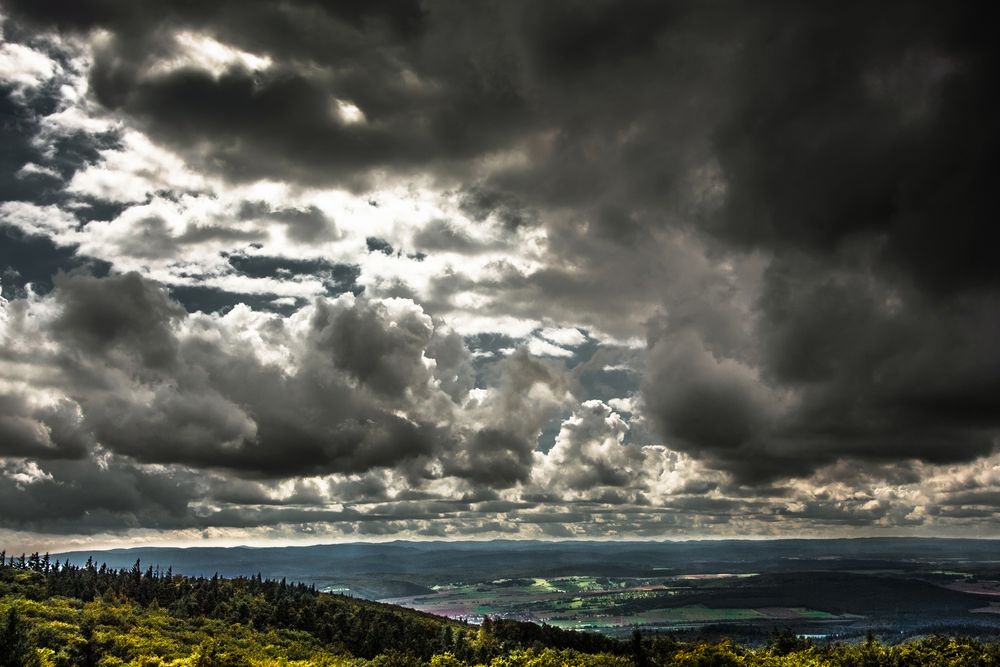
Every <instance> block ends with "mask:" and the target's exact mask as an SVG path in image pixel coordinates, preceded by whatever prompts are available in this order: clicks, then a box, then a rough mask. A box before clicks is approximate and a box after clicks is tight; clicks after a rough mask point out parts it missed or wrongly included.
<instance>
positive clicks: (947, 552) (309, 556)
mask: <svg viewBox="0 0 1000 667" xmlns="http://www.w3.org/2000/svg"><path fill="white" fill-rule="evenodd" d="M997 554H1000V540H975V539H935V538H862V539H817V540H810V539H806V540H718V541H712V540H704V541H684V542H599V541H559V542H543V541H529V540H525V541H519V540H493V541H480V542H406V541H397V542H384V543H350V544H326V545H316V546H305V547H297V546H296V547H231V548H224V547H188V548H158V547H142V548H130V549H110V550H105V551H72V552H65V553H59V554H53V555H52V557H53V558H61V559H63V560H65V559H69V560H70V561H71V562H74V563H81V562H84V561H86V559H87V558H90V557H92V558H94V559H97V560H100V561H101V562H106V563H108V565H109V566H113V567H126V566H130V565H131V564H132V563H134V562H135V560H136V558H140V559H142V561H143V562H144V563H150V564H158V565H160V566H162V567H167V566H172V567H173V569H174V571H175V572H178V573H182V574H187V575H192V576H211V575H213V574H216V573H218V574H220V575H223V576H241V575H251V574H258V573H260V574H263V575H264V576H265V577H287V578H289V579H291V580H295V581H306V582H323V581H333V580H337V579H338V578H350V577H359V576H366V575H378V576H392V577H396V578H397V579H398V578H402V580H404V581H412V579H419V578H420V577H432V578H434V579H435V580H439V579H441V578H446V579H447V578H451V579H454V580H483V579H491V578H498V577H516V576H560V575H572V574H590V575H604V576H652V575H655V574H657V573H669V572H671V571H683V572H689V573H698V572H718V571H744V572H745V571H754V572H789V571H796V570H798V571H809V570H817V569H865V568H869V567H878V566H879V565H884V564H885V563H887V562H891V563H892V564H893V566H894V567H906V566H907V563H921V564H926V563H929V562H932V563H933V562H938V563H941V564H942V565H947V564H948V563H954V562H984V563H985V562H989V561H994V560H996V559H997ZM817 565H820V566H821V567H818V566H817ZM407 575H408V576H409V577H410V578H409V579H408V577H407ZM386 597H388V595H387V596H386Z"/></svg>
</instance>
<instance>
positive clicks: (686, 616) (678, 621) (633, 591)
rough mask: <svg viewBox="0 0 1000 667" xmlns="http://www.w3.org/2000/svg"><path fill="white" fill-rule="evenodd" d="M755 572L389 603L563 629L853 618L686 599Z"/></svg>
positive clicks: (597, 580) (477, 591) (497, 583)
mask: <svg viewBox="0 0 1000 667" xmlns="http://www.w3.org/2000/svg"><path fill="white" fill-rule="evenodd" d="M753 576H755V575H754V574H752V573H744V574H740V575H732V574H729V573H714V574H698V575H678V576H673V577H654V578H645V577H644V578H634V577H589V576H568V577H551V578H540V577H535V578H523V579H497V580H494V581H489V582H480V583H475V584H448V585H439V586H435V587H433V592H432V593H429V594H424V595H417V596H408V597H397V598H391V599H389V600H386V601H387V602H392V603H395V604H400V605H403V606H406V607H411V608H414V609H419V610H421V611H426V612H429V613H432V614H437V615H440V616H447V617H450V618H457V619H463V620H468V621H472V622H479V621H481V620H482V618H483V617H484V616H492V617H502V618H514V619H518V620H526V621H533V622H537V623H548V624H549V625H554V626H557V627H562V628H572V629H590V630H604V631H614V630H616V629H627V628H632V627H636V626H639V627H646V628H659V629H671V628H685V627H690V626H692V625H702V624H706V623H732V622H769V621H770V622H789V621H848V620H852V619H857V618H861V617H860V616H857V615H853V614H832V613H829V612H825V611H820V610H817V609H810V608H807V607H783V606H767V607H757V608H755V607H718V606H706V605H705V604H684V603H683V600H684V599H685V598H686V597H688V596H689V594H690V593H692V592H693V591H694V590H696V589H698V588H712V589H715V588H718V587H719V586H720V584H722V583H723V582H724V581H726V580H728V579H731V578H732V579H736V578H739V579H747V578H750V577H753Z"/></svg>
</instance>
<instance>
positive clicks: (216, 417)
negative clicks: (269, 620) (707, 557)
mask: <svg viewBox="0 0 1000 667" xmlns="http://www.w3.org/2000/svg"><path fill="white" fill-rule="evenodd" d="M822 4H823V6H824V9H823V10H822V11H816V4H815V3H746V2H735V1H733V2H725V1H722V2H715V1H709V2H703V1H694V0H691V1H679V2H659V1H657V2H639V1H634V2H611V1H610V0H608V1H603V0H588V1H585V2H571V1H569V0H566V1H558V2H537V1H534V0H515V1H507V0H504V1H499V0H498V1H496V2H466V1H464V0H423V1H415V0H412V1H411V0H385V1H374V0H345V1H342V2H320V1H319V0H284V1H280V2H278V1H272V0H219V1H217V2H187V1H183V0H78V1H77V2H73V3H65V2H56V1H55V0H0V14H2V16H3V19H2V27H0V30H2V41H0V146H2V149H0V272H2V290H3V299H2V300H0V343H2V344H0V508H2V509H0V542H2V543H3V544H4V545H6V547H7V548H8V550H12V549H17V548H19V547H23V548H27V549H31V548H42V549H58V548H64V547H69V546H74V545H82V544H86V545H109V544H127V543H138V542H142V543H157V544H168V543H169V544H175V543H184V544H187V543H197V544H203V543H204V544H234V543H252V544H261V543H288V542H325V541H335V540H363V539H391V538H413V539H444V538H448V539H452V538H453V539H481V538H490V537H513V538H568V537H579V538H583V537H587V538H693V537H723V536H806V535H817V536H819V535H822V536H840V535H874V534H879V535H882V534H890V535H895V534H898V535H904V534H905V535H971V536H976V535H982V536H987V535H989V536H997V535H1000V453H998V448H1000V437H998V433H1000V224H998V217H997V206H996V192H997V178H998V164H1000V162H998V158H1000V150H998V149H1000V123H998V118H1000V112H998V108H997V107H998V105H997V102H998V100H997V96H998V92H997V91H998V90H1000V87H998V86H997V82H998V81H1000V71H998V70H1000V57H998V56H1000V54H998V53H997V48H998V47H997V44H998V42H997V40H996V39H995V24H994V23H993V22H992V21H990V20H988V18H987V17H986V16H985V15H977V13H976V12H978V11H980V10H979V9H978V7H979V6H980V5H977V4H976V3H961V2H939V3H933V2H922V3H904V4H899V3H893V2H879V3H870V2H864V3H860V2H859V3H851V2H846V3H822ZM982 7H983V9H982V11H983V12H985V11H986V9H985V5H982Z"/></svg>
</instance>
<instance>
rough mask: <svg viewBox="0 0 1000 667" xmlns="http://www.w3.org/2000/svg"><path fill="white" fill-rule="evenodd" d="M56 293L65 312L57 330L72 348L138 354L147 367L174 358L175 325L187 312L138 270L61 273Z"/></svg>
mask: <svg viewBox="0 0 1000 667" xmlns="http://www.w3.org/2000/svg"><path fill="white" fill-rule="evenodd" d="M54 295H55V297H56V299H57V300H58V301H59V303H60V304H61V305H62V312H61V314H60V316H59V317H58V318H57V319H56V321H55V322H54V323H53V333H54V334H55V335H56V336H57V337H59V338H62V339H63V340H66V341H67V342H68V343H69V344H70V346H71V347H77V348H79V349H80V350H81V351H82V352H84V353H97V354H107V353H109V352H112V351H115V350H121V351H124V352H126V353H134V354H136V355H138V357H139V358H140V360H141V364H142V365H143V366H148V367H153V368H160V367H165V366H169V365H171V364H172V363H173V362H174V361H175V359H176V355H177V339H176V337H175V336H174V334H173V332H172V330H171V324H172V323H173V322H176V321H177V320H179V319H180V318H182V317H183V315H184V311H183V309H182V308H181V307H180V306H179V305H178V304H177V303H175V302H172V301H170V300H169V299H168V298H167V296H166V294H164V293H163V291H162V290H161V289H159V288H158V287H156V286H155V285H153V284H150V283H148V282H145V281H143V280H142V278H140V277H139V275H138V274H135V273H131V274H127V275H124V276H111V277H108V278H95V277H93V276H87V275H74V276H66V275H62V276H59V277H57V278H56V290H55V292H54Z"/></svg>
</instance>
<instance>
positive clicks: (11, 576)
mask: <svg viewBox="0 0 1000 667" xmlns="http://www.w3.org/2000/svg"><path fill="white" fill-rule="evenodd" d="M424 665H429V666H430V667H577V666H579V667H668V666H671V667H673V666H677V667H737V666H739V667H882V666H885V667H967V666H968V667H991V666H997V667H1000V644H998V643H995V642H980V641H976V640H972V639H959V638H956V637H929V638H923V639H920V640H917V641H910V642H906V643H902V644H898V645H892V646H890V645H885V644H882V643H880V642H878V641H877V640H876V639H875V638H874V637H870V638H869V639H868V640H867V641H865V642H862V643H858V644H833V645H827V646H817V645H814V644H813V643H812V642H811V641H808V640H805V639H802V638H800V637H798V636H796V635H794V634H793V633H791V632H784V633H779V634H777V635H775V636H774V637H772V639H771V641H770V642H769V643H768V644H767V645H766V646H764V647H761V648H756V649H750V648H745V647H741V646H737V645H735V644H733V643H731V642H728V641H723V642H682V641H678V640H676V639H673V638H671V637H669V636H653V637H648V636H643V635H641V634H640V633H639V632H636V633H634V634H633V636H632V637H631V639H630V640H629V641H617V640H613V639H609V638H606V637H601V636H599V635H593V634H587V633H577V632H570V631H566V630H560V629H558V628H553V627H550V626H545V625H536V624H533V623H524V622H519V621H513V620H506V619H486V620H485V621H484V622H483V624H482V626H480V627H479V628H475V627H472V626H468V625H466V624H463V623H458V622H455V621H450V620H447V619H443V618H438V617H433V616H429V615H426V614H421V613H418V612H415V611H412V610H408V609H403V608H400V607H394V606H390V605H384V604H378V603H373V602H367V601H363V600H355V599H351V598H345V597H343V596H338V595H331V594H324V593H318V592H316V591H315V590H314V589H312V588H310V587H307V586H302V585H297V584H289V583H287V582H286V581H270V580H265V579H262V578H261V577H260V576H257V577H250V578H236V579H223V578H220V577H211V578H204V577H200V578H187V577H180V576H175V575H173V574H172V573H171V572H169V571H167V572H163V571H159V570H158V569H156V568H148V567H147V568H145V569H143V568H142V567H141V563H138V562H137V563H136V564H135V565H134V566H133V567H131V568H128V569H124V570H111V569H108V568H106V567H104V566H100V567H98V566H97V565H96V564H94V563H92V562H88V563H87V564H86V565H84V566H82V567H78V566H75V565H69V564H65V563H63V564H60V563H50V562H49V560H48V558H44V557H39V556H38V555H37V554H34V555H32V556H31V557H30V558H28V557H23V558H21V559H11V560H10V561H9V562H8V561H4V563H3V564H2V565H0V667H237V666H239V667H244V666H249V667H278V666H281V667H307V666H318V667H423V666H424Z"/></svg>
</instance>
